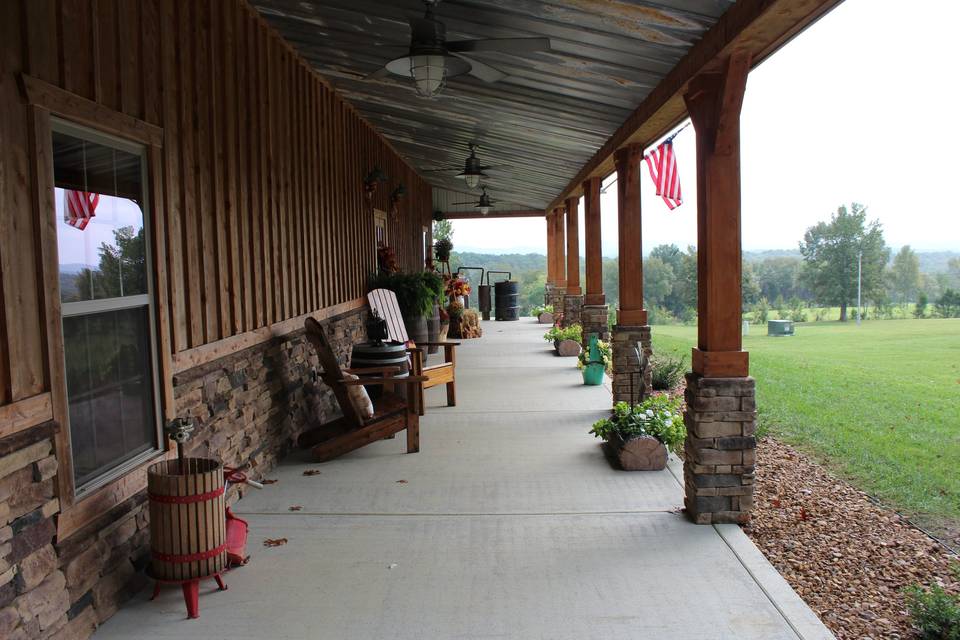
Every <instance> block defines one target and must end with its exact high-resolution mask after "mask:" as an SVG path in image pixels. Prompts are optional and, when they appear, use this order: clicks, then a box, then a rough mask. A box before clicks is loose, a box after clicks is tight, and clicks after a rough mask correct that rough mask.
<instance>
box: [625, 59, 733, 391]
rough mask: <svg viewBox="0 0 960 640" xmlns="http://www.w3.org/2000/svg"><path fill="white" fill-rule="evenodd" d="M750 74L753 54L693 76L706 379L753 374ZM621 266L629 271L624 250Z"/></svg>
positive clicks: (697, 364)
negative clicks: (743, 153) (747, 308)
mask: <svg viewBox="0 0 960 640" xmlns="http://www.w3.org/2000/svg"><path fill="white" fill-rule="evenodd" d="M749 70H750V56H749V54H738V53H734V54H732V55H731V56H730V59H729V62H728V63H727V64H726V65H725V67H724V71H723V72H722V73H716V74H704V75H701V76H698V77H696V78H694V79H693V80H692V81H691V82H690V87H689V90H688V91H687V93H686V94H685V95H684V101H685V102H686V104H687V110H688V111H689V113H690V118H691V119H692V120H693V126H694V128H695V129H696V131H697V277H698V282H697V294H698V302H697V312H698V319H699V322H698V325H697V327H698V328H697V331H698V347H697V348H696V349H694V350H693V370H694V372H695V373H698V374H700V375H702V376H705V377H725V378H729V377H745V376H746V375H747V374H748V371H749V361H748V355H747V352H746V351H743V350H742V348H741V347H742V341H741V335H740V331H741V291H740V277H741V273H740V271H741V249H740V107H741V105H742V104H743V93H744V89H745V88H746V82H747V73H748V72H749ZM621 206H622V205H621ZM622 246H623V245H622V244H621V247H622ZM620 263H621V274H622V273H623V257H622V249H621V258H620ZM621 277H622V275H621ZM622 287H623V285H622V284H621V289H622Z"/></svg>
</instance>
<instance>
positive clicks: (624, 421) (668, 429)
mask: <svg viewBox="0 0 960 640" xmlns="http://www.w3.org/2000/svg"><path fill="white" fill-rule="evenodd" d="M590 433H592V434H593V435H594V436H596V437H598V438H601V439H602V440H607V441H609V440H610V439H611V438H615V437H617V436H619V437H620V438H621V439H622V440H623V441H627V440H630V439H631V438H637V437H640V436H652V437H654V438H656V439H657V440H659V441H660V442H662V443H663V444H664V445H665V446H666V447H667V448H668V449H670V450H671V451H673V452H677V451H679V450H680V448H681V447H682V446H683V441H684V440H685V439H686V437H687V429H686V427H685V426H684V424H683V414H681V413H680V398H670V397H669V396H666V395H658V396H650V397H649V398H647V399H646V400H644V401H643V402H641V403H640V404H637V405H634V406H630V405H629V404H628V403H626V402H618V403H617V404H616V405H614V407H613V414H612V415H611V416H610V417H609V418H604V419H603V420H598V421H597V422H595V423H594V425H593V428H592V429H590Z"/></svg>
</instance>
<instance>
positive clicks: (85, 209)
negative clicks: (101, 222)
mask: <svg viewBox="0 0 960 640" xmlns="http://www.w3.org/2000/svg"><path fill="white" fill-rule="evenodd" d="M63 198H64V207H63V210H64V213H63V221H64V222H66V223H67V224H68V225H70V226H71V227H73V228H75V229H79V230H80V231H83V230H84V229H86V228H87V225H88V224H90V219H91V218H93V217H94V216H95V215H97V214H96V211H97V204H99V203H100V194H99V193H91V192H90V191H73V190H71V189H65V190H64V192H63Z"/></svg>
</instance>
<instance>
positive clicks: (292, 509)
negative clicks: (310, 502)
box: [288, 504, 303, 511]
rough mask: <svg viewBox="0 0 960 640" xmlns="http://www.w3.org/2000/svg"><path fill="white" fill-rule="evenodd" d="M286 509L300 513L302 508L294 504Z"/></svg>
mask: <svg viewBox="0 0 960 640" xmlns="http://www.w3.org/2000/svg"><path fill="white" fill-rule="evenodd" d="M288 509H290V511H300V510H301V509H303V507H302V506H300V505H299V504H295V505H292V506H290V507H288Z"/></svg>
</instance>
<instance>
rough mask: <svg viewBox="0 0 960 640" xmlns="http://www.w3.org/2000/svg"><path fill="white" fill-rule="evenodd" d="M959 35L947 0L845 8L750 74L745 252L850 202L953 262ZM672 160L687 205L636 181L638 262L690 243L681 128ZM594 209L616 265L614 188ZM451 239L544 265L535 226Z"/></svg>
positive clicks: (778, 243)
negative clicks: (535, 258)
mask: <svg viewBox="0 0 960 640" xmlns="http://www.w3.org/2000/svg"><path fill="white" fill-rule="evenodd" d="M908 5H909V6H908ZM957 24H960V2H955V1H954V0H912V1H911V2H910V3H903V2H898V1H896V0H846V1H845V2H843V3H842V4H841V5H840V6H839V7H837V8H836V9H835V10H834V11H832V12H831V13H830V14H828V15H827V16H826V17H824V18H823V19H821V20H820V21H819V22H817V23H816V24H815V25H813V26H812V27H811V28H809V29H808V30H807V31H805V32H804V33H802V34H801V35H800V36H798V37H797V38H795V39H794V40H793V41H791V42H790V43H789V44H787V45H786V46H785V47H784V48H783V49H781V50H780V51H778V52H777V53H776V54H775V55H773V56H771V57H770V58H769V59H767V60H766V61H765V62H764V63H763V64H762V65H761V66H759V67H758V68H757V69H755V70H754V71H753V72H752V73H751V74H750V77H749V80H748V83H747V93H746V96H745V98H744V105H743V112H742V116H741V135H742V165H741V168H742V193H743V247H744V249H747V250H761V249H794V248H796V247H797V243H798V242H799V240H800V239H801V238H802V236H803V232H804V231H805V230H806V228H807V227H809V226H811V225H813V224H816V222H818V221H819V220H825V219H828V218H829V216H830V214H831V213H832V212H833V211H835V210H836V208H837V206H838V205H840V204H842V203H849V202H852V201H856V202H861V203H863V204H865V205H867V207H868V215H869V217H870V218H878V219H879V220H880V221H881V223H882V224H883V228H884V232H885V236H886V239H887V243H888V244H889V245H891V246H893V247H894V248H899V247H900V246H901V245H904V244H910V245H911V246H913V247H914V248H915V249H918V250H922V251H936V250H955V251H960V194H958V193H957V192H956V191H955V190H954V187H955V186H960V158H958V155H957V151H958V150H960V118H957V117H956V111H957V108H958V107H957V105H958V104H960V86H958V83H957V82H956V81H955V80H950V78H951V77H953V78H956V74H957V73H958V72H957V63H958V62H960V38H957V36H956V33H955V26H956V25H957ZM674 147H675V150H676V153H677V157H678V159H679V163H680V178H681V182H682V185H683V192H684V200H685V201H684V204H683V205H682V206H681V207H680V208H679V209H677V210H676V211H673V212H668V211H667V209H666V206H665V205H664V204H663V202H662V200H660V199H659V198H657V197H656V196H655V195H653V193H652V184H651V182H650V178H649V175H648V174H647V173H646V171H644V173H643V175H642V179H641V185H642V198H641V200H642V207H643V236H644V237H643V243H644V251H645V252H648V251H649V250H650V249H652V248H653V247H654V246H656V245H658V244H662V243H674V244H677V245H679V246H681V247H685V246H686V245H688V244H695V243H696V223H695V218H696V174H695V171H696V168H695V165H694V160H695V158H694V132H693V127H688V128H687V129H685V130H684V131H683V132H681V133H680V135H679V136H678V137H677V138H676V140H675V142H674ZM601 205H602V211H603V223H602V224H603V253H604V255H607V256H614V255H616V254H617V236H616V209H617V198H616V187H615V186H614V187H613V188H611V189H610V190H608V191H607V193H606V194H605V195H604V196H603V198H602V201H601ZM580 219H581V225H582V220H583V217H582V216H581V218H580ZM454 232H455V235H454V244H455V245H456V246H457V248H458V249H459V250H479V251H496V252H498V253H499V252H513V251H521V252H528V251H536V252H539V253H544V252H545V251H546V230H545V224H544V222H543V221H542V220H534V219H530V220H461V221H456V222H455V223H454ZM580 237H581V246H582V242H583V233H582V232H581V234H580ZM581 251H582V248H581Z"/></svg>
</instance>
